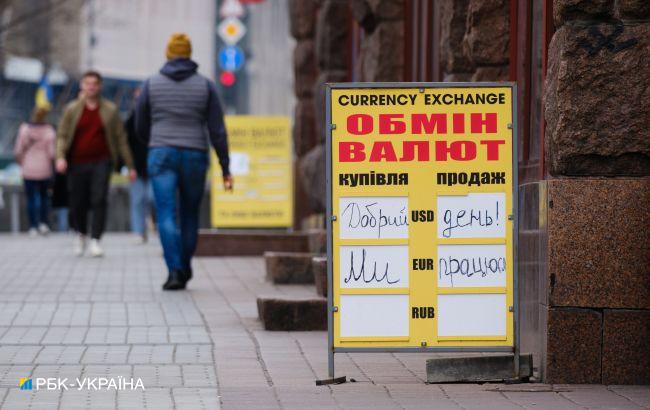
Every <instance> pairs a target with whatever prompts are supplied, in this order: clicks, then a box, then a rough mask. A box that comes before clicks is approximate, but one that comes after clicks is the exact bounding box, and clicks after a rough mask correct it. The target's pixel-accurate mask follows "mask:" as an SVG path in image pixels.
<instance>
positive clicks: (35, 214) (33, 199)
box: [25, 179, 50, 228]
mask: <svg viewBox="0 0 650 410" xmlns="http://www.w3.org/2000/svg"><path fill="white" fill-rule="evenodd" d="M49 185H50V180H49V179H42V180H36V179H26V180H25V196H26V197H27V214H28V216H29V226H30V228H37V227H38V225H39V224H46V225H47V224H48V214H49V211H50V198H49V196H48V194H47V188H48V187H49Z"/></svg>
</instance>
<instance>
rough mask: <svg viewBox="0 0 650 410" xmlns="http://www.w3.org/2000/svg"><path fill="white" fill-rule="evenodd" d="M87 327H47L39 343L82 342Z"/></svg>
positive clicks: (76, 343)
mask: <svg viewBox="0 0 650 410" xmlns="http://www.w3.org/2000/svg"><path fill="white" fill-rule="evenodd" d="M87 332H88V328H87V327H67V326H62V327H59V326H56V327H49V328H48V329H47V332H46V333H45V336H43V338H42V339H41V344H44V345H48V344H62V345H78V344H82V343H83V341H84V339H85V337H86V333H87Z"/></svg>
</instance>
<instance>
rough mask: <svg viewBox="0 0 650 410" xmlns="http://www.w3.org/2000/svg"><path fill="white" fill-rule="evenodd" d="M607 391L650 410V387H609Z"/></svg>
mask: <svg viewBox="0 0 650 410" xmlns="http://www.w3.org/2000/svg"><path fill="white" fill-rule="evenodd" d="M608 389H609V390H611V391H613V392H615V393H616V394H618V395H620V396H623V397H625V398H626V399H628V400H630V401H631V402H633V403H635V404H637V405H639V406H641V407H645V408H648V409H650V386H609V387H608Z"/></svg>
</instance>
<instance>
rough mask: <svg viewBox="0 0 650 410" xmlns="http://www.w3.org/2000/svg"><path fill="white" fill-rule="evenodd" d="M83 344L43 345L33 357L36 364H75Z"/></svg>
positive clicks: (82, 349)
mask: <svg viewBox="0 0 650 410" xmlns="http://www.w3.org/2000/svg"><path fill="white" fill-rule="evenodd" d="M85 351H86V347H85V346H45V347H43V350H41V351H40V353H39V354H38V356H37V357H36V358H35V359H34V363H37V364H77V363H79V361H80V359H81V356H82V355H83V354H84V352H85Z"/></svg>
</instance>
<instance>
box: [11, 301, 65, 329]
mask: <svg viewBox="0 0 650 410" xmlns="http://www.w3.org/2000/svg"><path fill="white" fill-rule="evenodd" d="M56 307H57V304H56V303H24V304H23V306H22V307H21V309H20V311H19V312H18V314H17V315H16V317H15V318H14V320H13V322H12V325H14V326H47V325H49V324H50V321H51V320H52V316H53V315H54V312H55V311H56Z"/></svg>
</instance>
